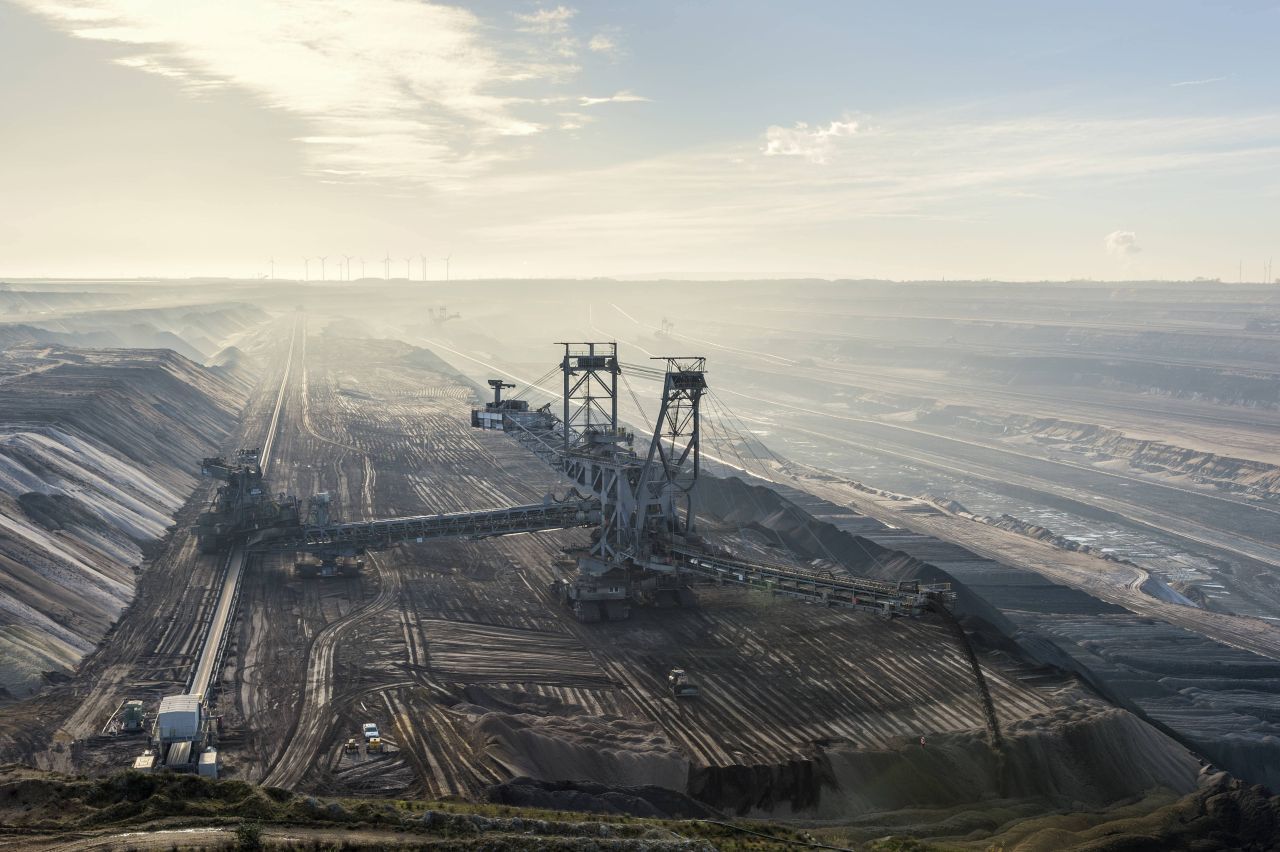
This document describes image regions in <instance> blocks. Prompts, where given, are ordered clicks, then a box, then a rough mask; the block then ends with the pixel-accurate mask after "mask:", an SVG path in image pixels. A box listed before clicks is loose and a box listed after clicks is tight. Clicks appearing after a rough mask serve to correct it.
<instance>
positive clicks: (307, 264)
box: [302, 257, 311, 281]
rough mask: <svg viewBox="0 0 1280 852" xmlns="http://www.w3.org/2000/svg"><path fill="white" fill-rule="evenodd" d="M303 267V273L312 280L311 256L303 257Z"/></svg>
mask: <svg viewBox="0 0 1280 852" xmlns="http://www.w3.org/2000/svg"><path fill="white" fill-rule="evenodd" d="M302 269H303V273H302V274H303V276H304V277H305V280H307V281H310V280H311V258H309V257H304V258H303V259H302Z"/></svg>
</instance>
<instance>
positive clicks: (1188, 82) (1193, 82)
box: [1169, 77, 1229, 89]
mask: <svg viewBox="0 0 1280 852" xmlns="http://www.w3.org/2000/svg"><path fill="white" fill-rule="evenodd" d="M1227 79H1229V78H1228V77H1206V78H1205V79H1203V80H1183V81H1181V82H1178V83H1170V84H1169V88H1171V89H1178V88H1181V87H1183V86H1207V85H1209V84H1210V83H1221V82H1222V81H1223V80H1227Z"/></svg>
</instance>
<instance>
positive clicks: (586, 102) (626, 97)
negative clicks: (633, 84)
mask: <svg viewBox="0 0 1280 852" xmlns="http://www.w3.org/2000/svg"><path fill="white" fill-rule="evenodd" d="M648 100H649V99H648V98H646V97H644V96H643V95H637V94H635V93H634V92H629V91H626V90H623V91H621V92H615V93H614V94H612V95H608V96H607V97H603V98H593V97H589V96H586V95H584V96H583V97H580V98H578V106H584V107H589V106H595V105H597V104H631V103H643V102H647V101H648Z"/></svg>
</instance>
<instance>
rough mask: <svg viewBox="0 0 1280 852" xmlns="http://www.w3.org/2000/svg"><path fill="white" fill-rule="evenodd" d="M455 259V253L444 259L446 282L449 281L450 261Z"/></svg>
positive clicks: (450, 253)
mask: <svg viewBox="0 0 1280 852" xmlns="http://www.w3.org/2000/svg"><path fill="white" fill-rule="evenodd" d="M452 259H453V252H449V256H448V257H446V258H445V259H444V280H445V281H448V280H449V261H450V260H452Z"/></svg>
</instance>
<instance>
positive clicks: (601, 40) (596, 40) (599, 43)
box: [587, 33, 618, 53]
mask: <svg viewBox="0 0 1280 852" xmlns="http://www.w3.org/2000/svg"><path fill="white" fill-rule="evenodd" d="M587 49H588V50H590V51H591V52H592V53H616V52H617V50H618V43H617V41H615V40H614V38H613V37H612V36H608V35H605V34H604V33H596V34H595V35H593V36H592V37H591V40H590V41H588V42H587Z"/></svg>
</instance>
